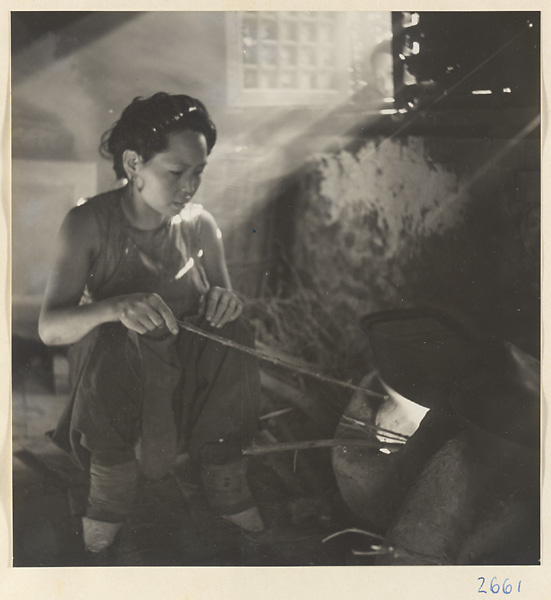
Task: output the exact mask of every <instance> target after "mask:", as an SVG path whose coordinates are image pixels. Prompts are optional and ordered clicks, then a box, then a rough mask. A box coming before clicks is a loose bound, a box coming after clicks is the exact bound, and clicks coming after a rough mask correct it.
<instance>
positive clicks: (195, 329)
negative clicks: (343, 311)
mask: <svg viewBox="0 0 551 600" xmlns="http://www.w3.org/2000/svg"><path fill="white" fill-rule="evenodd" d="M177 323H178V325H179V326H180V327H181V328H182V329H185V330H187V331H190V332H192V333H196V334H197V335H201V336H203V337H205V338H207V339H209V340H212V341H213V342H217V343H219V344H222V345H223V346H228V347H230V348H234V349H235V350H239V351H240V352H245V353H246V354H250V355H251V356H256V358H259V359H260V360H264V361H266V362H271V363H272V364H274V365H277V366H279V367H283V368H284V369H289V370H291V371H295V372H296V373H301V374H302V375H307V376H308V377H313V378H314V379H318V380H319V381H323V382H325V383H330V384H332V385H338V386H340V387H344V388H347V389H349V390H354V391H361V392H363V393H364V394H367V395H368V396H372V397H373V398H380V399H381V400H386V399H387V398H388V396H387V395H386V394H380V393H378V392H372V391H371V390H366V389H365V388H363V387H360V386H358V385H354V384H353V383H348V382H347V381H340V380H339V379H333V378H332V377H327V376H326V375H322V374H321V373H318V372H316V371H314V370H313V369H312V367H302V366H300V365H293V364H291V363H288V362H287V361H284V360H281V359H280V358H276V357H275V356H270V355H269V354H265V353H264V352H260V351H259V350H255V349H254V348H249V347H248V346H244V345H243V344H238V343H237V342H234V341H233V340H228V339H226V338H224V337H222V336H220V335H216V334H215V333H211V332H210V331H205V330H204V329H201V328H200V327H197V326H196V325H192V324H191V323H186V322H184V321H177Z"/></svg>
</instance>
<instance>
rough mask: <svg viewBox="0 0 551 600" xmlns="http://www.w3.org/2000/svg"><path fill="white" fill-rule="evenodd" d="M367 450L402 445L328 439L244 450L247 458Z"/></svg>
mask: <svg viewBox="0 0 551 600" xmlns="http://www.w3.org/2000/svg"><path fill="white" fill-rule="evenodd" d="M358 446H363V447H367V448H377V449H380V448H388V449H393V448H398V447H400V446H402V444H398V443H397V444H389V443H388V442H378V441H375V440H362V439H357V438H351V439H335V438H332V439H327V440H309V441H305V442H282V443H281V444H269V445H267V446H253V447H252V448H246V449H245V450H243V454H245V455H246V456H255V455H258V454H271V453H272V452H288V451H296V450H310V449H312V448H338V447H347V448H352V447H358Z"/></svg>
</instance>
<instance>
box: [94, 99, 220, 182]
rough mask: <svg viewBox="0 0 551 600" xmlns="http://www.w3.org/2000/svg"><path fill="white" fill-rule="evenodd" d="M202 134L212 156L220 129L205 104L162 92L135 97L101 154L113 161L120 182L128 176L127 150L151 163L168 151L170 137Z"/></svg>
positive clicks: (108, 134)
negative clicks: (182, 133) (125, 156)
mask: <svg viewBox="0 0 551 600" xmlns="http://www.w3.org/2000/svg"><path fill="white" fill-rule="evenodd" d="M186 130H191V131H196V132H197V133H202V134H203V135H204V136H205V139H206V141H207V152H208V153H210V151H211V150H212V148H213V146H214V144H215V142H216V126H215V125H214V123H213V122H212V121H211V119H210V117H209V114H208V112H207V109H206V108H205V106H204V104H203V103H202V102H200V101H199V100H196V99H195V98H192V97H191V96H186V95H184V94H178V95H172V94H166V93H165V92H158V93H157V94H154V95H153V96H151V97H150V98H141V97H138V98H134V100H133V101H132V102H131V103H130V104H129V105H128V106H127V107H126V108H125V109H124V110H123V112H122V115H121V117H120V119H119V120H118V121H117V122H116V123H115V124H114V125H113V127H112V128H111V129H109V130H108V131H106V132H105V133H104V134H103V136H102V138H101V145H100V154H101V155H102V156H103V157H105V158H112V159H113V169H114V170H115V173H116V174H117V177H118V178H119V179H122V178H123V177H126V171H125V170H124V166H123V164H122V154H123V152H124V151H125V150H134V151H135V152H137V153H138V154H139V155H140V156H141V157H142V159H143V160H144V161H145V162H147V161H148V160H150V159H151V158H152V157H153V156H154V155H155V154H157V153H158V152H162V151H163V150H166V148H167V146H168V136H169V135H170V134H172V133H176V132H179V131H186Z"/></svg>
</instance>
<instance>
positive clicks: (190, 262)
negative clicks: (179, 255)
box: [174, 258, 195, 279]
mask: <svg viewBox="0 0 551 600" xmlns="http://www.w3.org/2000/svg"><path fill="white" fill-rule="evenodd" d="M194 265H195V261H194V260H193V258H190V259H189V260H188V261H187V263H186V264H185V265H184V266H183V267H182V268H181V269H180V270H179V271H178V273H176V275H175V276H174V279H181V278H182V277H183V276H184V275H185V274H186V273H187V272H188V271H189V270H191V269H193V266H194Z"/></svg>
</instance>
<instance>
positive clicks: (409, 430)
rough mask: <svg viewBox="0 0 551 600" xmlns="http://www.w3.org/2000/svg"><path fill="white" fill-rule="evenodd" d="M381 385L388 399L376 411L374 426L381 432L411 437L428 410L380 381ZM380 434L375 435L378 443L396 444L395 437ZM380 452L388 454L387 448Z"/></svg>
mask: <svg viewBox="0 0 551 600" xmlns="http://www.w3.org/2000/svg"><path fill="white" fill-rule="evenodd" d="M381 384H382V385H383V387H384V388H385V391H386V393H387V394H388V399H387V400H385V401H384V402H383V404H382V405H381V407H380V409H379V410H378V412H377V417H376V420H375V425H376V426H377V427H378V428H379V429H380V430H381V432H383V431H385V430H388V431H389V432H390V431H392V432H395V433H397V434H402V435H404V436H406V437H409V436H411V435H413V434H414V433H415V432H416V431H417V428H418V427H419V424H420V423H421V421H422V420H423V418H424V416H425V415H426V414H427V412H428V410H429V409H428V408H426V407H424V406H420V405H419V404H416V403H415V402H412V401H411V400H408V399H407V398H405V397H404V396H402V395H401V394H399V393H398V392H397V391H396V390H393V389H392V388H391V387H389V386H388V385H387V384H386V383H385V382H384V381H382V380H381ZM381 432H379V433H377V439H378V440H379V441H381V442H385V443H395V442H396V439H395V436H386V435H384V433H381ZM380 451H381V452H384V453H386V454H389V453H390V450H389V449H388V448H381V450H380Z"/></svg>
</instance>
